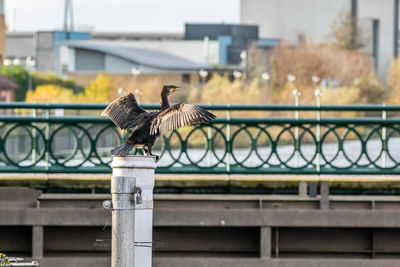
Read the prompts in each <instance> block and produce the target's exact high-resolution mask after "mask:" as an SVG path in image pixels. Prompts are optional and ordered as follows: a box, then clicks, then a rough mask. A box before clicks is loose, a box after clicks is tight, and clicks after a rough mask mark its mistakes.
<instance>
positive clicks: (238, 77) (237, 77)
mask: <svg viewBox="0 0 400 267" xmlns="http://www.w3.org/2000/svg"><path fill="white" fill-rule="evenodd" d="M233 77H235V79H240V77H242V73H241V72H240V71H238V70H234V71H233Z"/></svg>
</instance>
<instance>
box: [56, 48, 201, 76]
mask: <svg viewBox="0 0 400 267" xmlns="http://www.w3.org/2000/svg"><path fill="white" fill-rule="evenodd" d="M62 44H63V45H67V46H69V47H74V48H80V49H88V50H93V51H97V52H103V53H105V54H110V55H113V56H116V57H119V58H122V59H124V60H127V61H130V62H132V63H134V64H138V65H142V66H146V67H150V68H156V69H163V70H199V69H202V68H208V67H209V66H208V65H205V64H199V63H196V62H193V61H190V60H188V59H185V58H183V57H179V56H176V55H172V54H169V53H166V52H161V51H157V50H154V49H147V48H146V49H145V48H139V47H134V46H133V45H132V44H129V42H116V41H113V42H107V41H67V42H62Z"/></svg>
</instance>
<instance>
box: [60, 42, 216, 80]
mask: <svg viewBox="0 0 400 267" xmlns="http://www.w3.org/2000/svg"><path fill="white" fill-rule="evenodd" d="M166 42H168V41H166ZM172 42H173V44H170V46H168V45H167V44H166V43H164V42H161V43H159V42H158V43H159V44H158V45H159V46H160V47H158V49H156V46H157V44H155V43H153V42H150V41H148V42H143V43H142V42H125V41H122V42H121V41H93V40H90V41H65V42H60V43H59V44H58V45H59V53H58V56H57V58H58V60H57V69H59V70H62V73H60V74H62V75H68V76H71V77H72V78H73V79H74V80H76V81H77V82H78V83H79V84H87V83H88V82H89V81H90V80H93V79H94V78H95V76H96V75H97V73H99V72H100V71H104V72H106V73H109V74H111V75H114V76H116V77H120V78H121V79H127V80H129V81H131V79H132V74H134V75H136V77H137V76H138V75H140V82H145V81H146V80H148V79H154V78H155V77H158V78H159V79H160V80H161V81H162V82H163V83H168V82H182V83H186V82H189V81H190V80H191V76H194V77H193V79H195V78H197V76H198V71H199V70H200V69H203V68H208V67H209V65H208V64H204V63H201V62H198V61H194V60H191V59H188V58H186V57H183V56H180V55H179V54H185V51H188V53H187V54H191V53H190V51H198V50H199V51H202V44H201V43H200V44H199V43H191V42H189V43H183V41H172ZM177 42H178V43H177ZM138 43H139V44H138ZM152 47H154V48H152ZM170 47H172V48H173V47H175V49H172V48H171V52H165V51H166V50H168V48H170ZM193 56H196V55H193ZM199 61H201V58H199ZM124 77H125V78H124ZM161 81H160V82H161Z"/></svg>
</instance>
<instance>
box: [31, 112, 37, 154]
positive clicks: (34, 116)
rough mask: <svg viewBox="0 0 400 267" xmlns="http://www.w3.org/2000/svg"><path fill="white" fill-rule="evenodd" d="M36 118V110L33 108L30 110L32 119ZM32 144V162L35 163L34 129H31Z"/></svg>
mask: <svg viewBox="0 0 400 267" xmlns="http://www.w3.org/2000/svg"><path fill="white" fill-rule="evenodd" d="M36 116H37V112H36V108H34V109H32V117H33V118H36ZM33 125H35V124H34V123H33V122H32V126H33ZM32 142H33V144H32V162H36V149H37V148H36V143H37V142H36V129H35V128H32Z"/></svg>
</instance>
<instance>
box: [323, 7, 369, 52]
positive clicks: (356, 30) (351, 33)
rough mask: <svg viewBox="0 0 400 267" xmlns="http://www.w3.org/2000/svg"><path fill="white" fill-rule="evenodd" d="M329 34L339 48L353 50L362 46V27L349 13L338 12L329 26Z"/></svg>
mask: <svg viewBox="0 0 400 267" xmlns="http://www.w3.org/2000/svg"><path fill="white" fill-rule="evenodd" d="M329 36H330V37H331V38H333V40H334V44H335V45H337V46H339V47H341V48H345V49H350V50H354V49H359V48H361V47H363V46H364V42H363V37H362V29H361V28H360V27H358V26H357V21H356V18H354V17H353V16H352V15H351V14H350V13H344V12H342V13H340V15H339V18H338V19H337V20H335V21H334V22H333V24H332V26H331V32H330V34H329Z"/></svg>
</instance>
